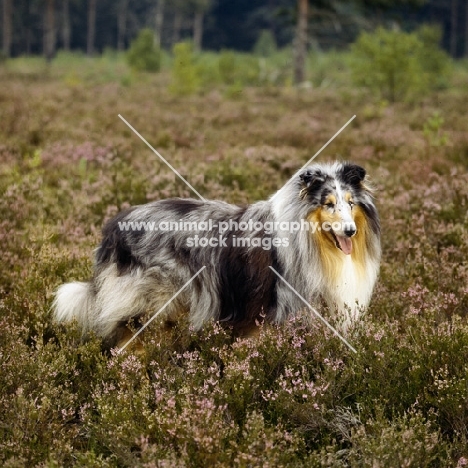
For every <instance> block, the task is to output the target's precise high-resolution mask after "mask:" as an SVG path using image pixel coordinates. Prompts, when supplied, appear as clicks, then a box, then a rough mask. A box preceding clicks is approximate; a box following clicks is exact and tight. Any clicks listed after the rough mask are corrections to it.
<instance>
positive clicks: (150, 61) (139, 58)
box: [127, 29, 161, 72]
mask: <svg viewBox="0 0 468 468" xmlns="http://www.w3.org/2000/svg"><path fill="white" fill-rule="evenodd" d="M127 62H128V64H129V65H130V67H131V68H133V69H134V70H137V71H148V72H158V71H159V69H160V67H161V53H160V50H159V49H158V48H157V47H156V46H155V45H154V35H153V32H152V31H151V30H150V29H142V30H141V31H140V32H139V34H138V36H137V38H136V39H135V40H134V41H132V44H131V46H130V50H129V51H128V53H127Z"/></svg>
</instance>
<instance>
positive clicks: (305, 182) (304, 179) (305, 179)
mask: <svg viewBox="0 0 468 468" xmlns="http://www.w3.org/2000/svg"><path fill="white" fill-rule="evenodd" d="M299 179H300V180H301V183H302V186H303V188H305V189H314V188H318V187H319V186H320V185H322V184H323V183H324V182H325V174H323V173H322V172H320V171H317V170H315V171H314V170H313V169H306V170H305V171H304V172H302V173H301V174H299Z"/></svg>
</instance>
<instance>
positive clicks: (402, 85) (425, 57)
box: [351, 26, 449, 102]
mask: <svg viewBox="0 0 468 468" xmlns="http://www.w3.org/2000/svg"><path fill="white" fill-rule="evenodd" d="M437 38H438V36H437V31H436V30H434V29H432V28H430V27H428V26H424V27H423V28H421V29H420V30H419V31H417V32H413V33H405V32H401V31H390V30H386V29H383V28H378V29H377V30H376V31H375V32H372V33H362V34H361V35H360V36H359V38H358V40H357V41H356V43H355V44H353V46H352V48H351V51H352V61H351V70H352V78H353V80H354V82H355V83H356V84H357V85H360V86H366V87H368V88H370V89H371V90H373V91H376V92H379V93H380V94H381V97H384V98H387V99H389V100H390V101H392V102H395V101H399V100H404V99H410V98H414V97H416V96H420V95H423V94H425V93H427V91H429V90H430V89H431V88H435V87H437V84H439V83H441V80H443V79H444V77H445V76H446V74H447V73H448V66H449V58H448V57H447V56H446V54H445V53H444V52H443V51H442V50H440V49H439V48H438V45H437V42H438V40H437Z"/></svg>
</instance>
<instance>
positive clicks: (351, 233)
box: [344, 228, 356, 237]
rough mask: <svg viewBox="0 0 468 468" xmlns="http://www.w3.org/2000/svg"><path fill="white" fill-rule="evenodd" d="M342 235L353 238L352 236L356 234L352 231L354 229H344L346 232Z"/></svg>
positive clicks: (354, 230)
mask: <svg viewBox="0 0 468 468" xmlns="http://www.w3.org/2000/svg"><path fill="white" fill-rule="evenodd" d="M344 233H345V235H346V236H348V237H353V236H354V234H356V229H354V228H351V229H346V231H345V232H344Z"/></svg>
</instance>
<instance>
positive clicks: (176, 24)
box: [0, 0, 468, 75]
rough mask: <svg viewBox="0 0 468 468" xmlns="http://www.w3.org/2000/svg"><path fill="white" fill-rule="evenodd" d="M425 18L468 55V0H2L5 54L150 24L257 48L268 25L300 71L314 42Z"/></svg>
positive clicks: (201, 41)
mask: <svg viewBox="0 0 468 468" xmlns="http://www.w3.org/2000/svg"><path fill="white" fill-rule="evenodd" d="M422 22H433V23H437V24H439V25H440V27H441V28H442V30H443V33H444V35H443V45H444V47H445V48H446V49H447V50H448V51H449V52H450V53H451V55H452V56H454V57H459V56H462V55H464V56H468V2H467V1H464V0H353V1H344V0H334V1H331V0H235V1H233V0H133V1H132V2H130V1H129V0H61V1H59V0H15V1H13V0H2V9H1V22H0V24H1V27H2V53H3V56H5V57H11V56H17V55H21V54H26V55H29V54H43V55H44V56H45V57H46V58H47V59H48V60H51V59H52V58H53V57H54V55H55V53H56V52H57V50H58V49H63V50H67V51H68V50H81V51H84V52H86V53H87V54H88V55H93V54H95V53H97V52H101V51H102V50H103V49H104V48H106V47H110V48H114V49H117V50H125V49H126V48H127V47H128V45H129V42H130V41H131V40H132V39H133V38H134V37H135V36H136V34H137V33H138V31H139V30H140V29H141V28H143V27H149V28H151V29H152V30H153V31H154V34H155V41H156V45H157V46H160V47H163V48H166V49H171V48H172V46H173V45H174V44H175V43H177V42H179V41H180V40H185V39H190V40H192V41H193V44H194V48H195V49H196V50H200V49H201V48H202V47H204V48H208V49H214V50H219V49H221V48H231V49H238V50H251V48H252V46H253V44H254V43H255V41H256V39H257V38H258V37H259V35H260V33H261V31H262V30H265V29H267V30H270V31H271V32H272V33H273V35H274V37H275V39H276V40H277V42H278V44H279V45H287V44H294V50H295V57H296V75H298V74H299V75H300V70H301V61H302V60H303V58H304V56H305V53H306V50H307V48H310V47H313V48H318V49H326V48H329V47H335V48H339V47H342V46H344V45H346V44H348V43H349V42H351V41H353V40H354V39H355V38H356V36H357V34H358V33H359V31H361V30H362V29H371V28H373V27H375V26H376V25H377V24H383V25H387V26H391V25H394V24H400V25H403V27H408V28H410V27H411V26H415V25H418V24H420V23H422Z"/></svg>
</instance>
